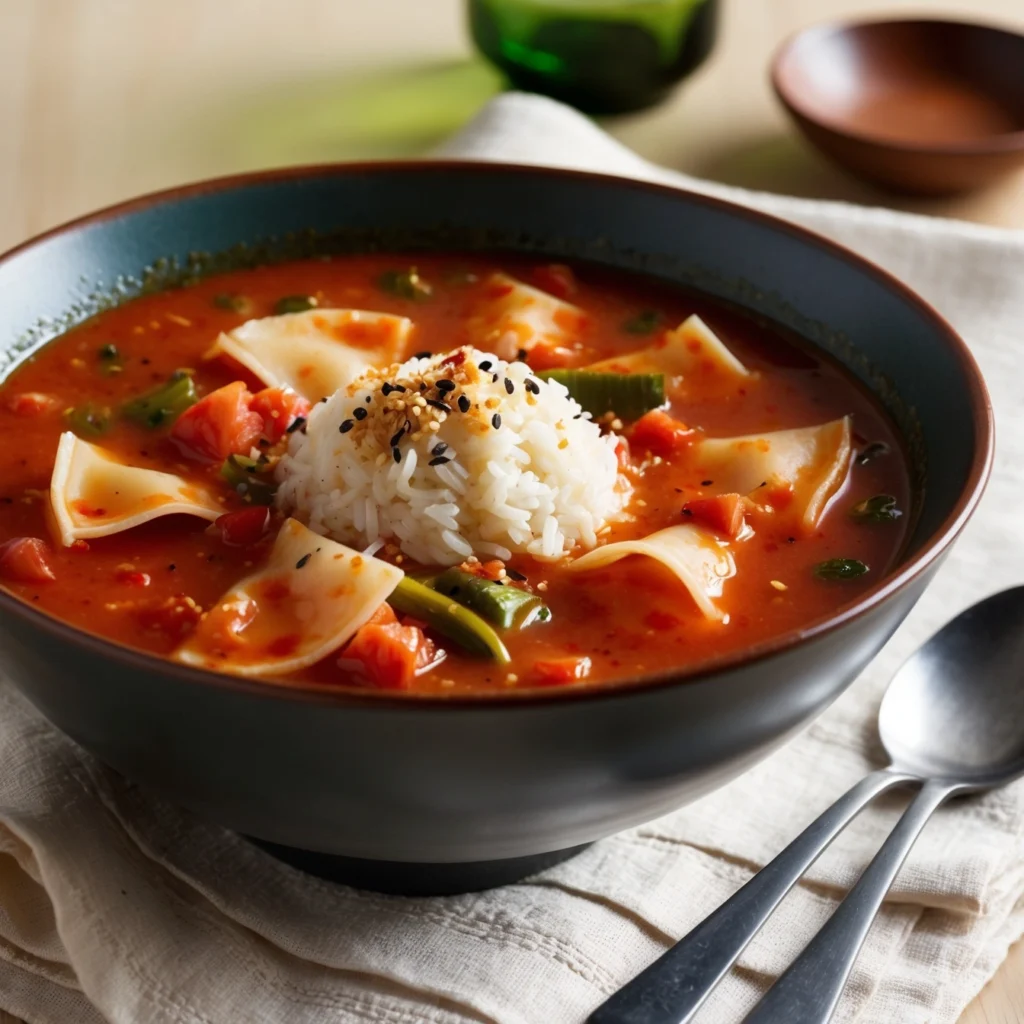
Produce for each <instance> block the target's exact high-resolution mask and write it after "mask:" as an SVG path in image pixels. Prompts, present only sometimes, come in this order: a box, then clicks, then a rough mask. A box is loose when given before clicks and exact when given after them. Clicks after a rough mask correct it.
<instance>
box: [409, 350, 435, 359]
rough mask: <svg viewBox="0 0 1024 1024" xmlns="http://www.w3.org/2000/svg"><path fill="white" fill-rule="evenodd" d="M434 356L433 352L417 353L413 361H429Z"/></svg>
mask: <svg viewBox="0 0 1024 1024" xmlns="http://www.w3.org/2000/svg"><path fill="white" fill-rule="evenodd" d="M433 354H434V353H433V352H417V353H416V355H414V356H413V359H429V358H430V357H431V356H432V355H433Z"/></svg>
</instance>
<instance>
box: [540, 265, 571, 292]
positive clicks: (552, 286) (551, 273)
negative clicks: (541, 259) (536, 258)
mask: <svg viewBox="0 0 1024 1024" xmlns="http://www.w3.org/2000/svg"><path fill="white" fill-rule="evenodd" d="M533 282H534V284H535V285H536V286H537V287H538V288H540V289H541V290H542V291H545V292H547V293H548V294H549V295H554V296H555V297H556V298H559V299H567V298H569V296H570V295H575V294H576V275H575V274H573V272H572V268H571V267H567V266H566V265H565V264H564V263H548V264H546V265H545V266H543V267H537V269H536V270H534V272H533Z"/></svg>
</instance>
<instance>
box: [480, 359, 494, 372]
mask: <svg viewBox="0 0 1024 1024" xmlns="http://www.w3.org/2000/svg"><path fill="white" fill-rule="evenodd" d="M491 365H492V364H491V361H490V359H485V360H484V361H483V362H482V363H480V364H479V366H480V369H481V370H489V369H490V368H491Z"/></svg>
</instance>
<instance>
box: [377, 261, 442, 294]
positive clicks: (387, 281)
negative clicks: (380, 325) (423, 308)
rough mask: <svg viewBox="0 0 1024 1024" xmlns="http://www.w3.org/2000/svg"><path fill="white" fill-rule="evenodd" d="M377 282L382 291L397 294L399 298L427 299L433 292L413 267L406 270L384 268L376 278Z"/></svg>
mask: <svg viewBox="0 0 1024 1024" xmlns="http://www.w3.org/2000/svg"><path fill="white" fill-rule="evenodd" d="M377 284H378V285H379V287H380V288H381V290H382V291H385V292H390V294H392V295H397V296H398V297H399V298H400V299H412V300H413V301H414V302H422V301H423V300H424V299H429V298H430V296H431V295H432V294H433V292H434V289H433V288H431V286H430V285H429V284H428V283H427V282H426V281H424V280H423V278H422V277H420V275H419V271H418V270H417V269H416V268H415V267H410V268H409V269H408V270H385V271H384V273H383V274H381V275H380V277H379V278H377Z"/></svg>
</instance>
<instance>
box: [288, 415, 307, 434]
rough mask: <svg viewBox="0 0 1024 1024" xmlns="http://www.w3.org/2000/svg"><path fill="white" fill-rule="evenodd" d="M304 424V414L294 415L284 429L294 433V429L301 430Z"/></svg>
mask: <svg viewBox="0 0 1024 1024" xmlns="http://www.w3.org/2000/svg"><path fill="white" fill-rule="evenodd" d="M305 425H306V417H305V416H296V417H295V419H293V420H292V421H291V423H289V424H288V429H287V430H286V431H285V433H287V434H294V433H295V431H296V430H301V429H302V428H303V427H304V426H305Z"/></svg>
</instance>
